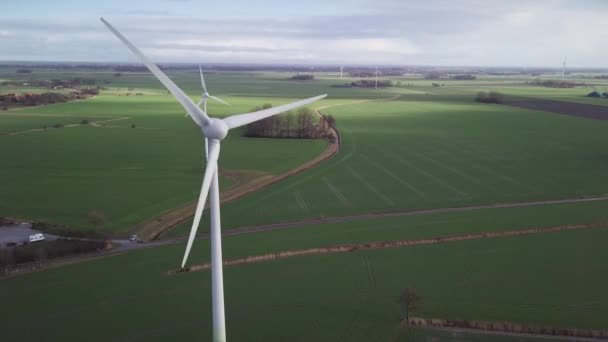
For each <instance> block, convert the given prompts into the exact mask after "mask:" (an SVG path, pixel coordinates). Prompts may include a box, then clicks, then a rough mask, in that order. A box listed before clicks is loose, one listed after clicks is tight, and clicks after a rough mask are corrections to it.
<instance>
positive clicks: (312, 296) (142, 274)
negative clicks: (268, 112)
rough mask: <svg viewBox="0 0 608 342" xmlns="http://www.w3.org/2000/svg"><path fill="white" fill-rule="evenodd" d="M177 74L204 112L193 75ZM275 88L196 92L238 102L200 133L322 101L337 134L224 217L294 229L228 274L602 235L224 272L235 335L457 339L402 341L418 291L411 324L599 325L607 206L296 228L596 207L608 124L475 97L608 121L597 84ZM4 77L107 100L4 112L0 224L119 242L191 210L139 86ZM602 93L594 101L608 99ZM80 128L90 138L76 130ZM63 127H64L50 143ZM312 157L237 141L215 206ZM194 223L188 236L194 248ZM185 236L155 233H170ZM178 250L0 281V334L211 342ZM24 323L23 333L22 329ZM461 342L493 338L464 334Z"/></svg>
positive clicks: (180, 167) (162, 102) (225, 161)
mask: <svg viewBox="0 0 608 342" xmlns="http://www.w3.org/2000/svg"><path fill="white" fill-rule="evenodd" d="M170 76H171V78H173V79H174V80H175V81H176V83H177V84H178V85H180V86H181V87H183V88H184V90H185V91H186V92H187V93H188V94H189V95H190V96H191V97H192V98H193V99H198V96H199V93H200V83H199V79H198V74H197V73H196V72H186V71H183V72H174V73H171V75H170ZM289 76H290V74H287V73H277V72H221V73H209V74H208V75H207V76H206V80H207V85H208V87H209V90H210V91H211V93H212V94H213V95H218V96H220V97H222V98H223V99H225V100H227V101H228V102H230V103H231V106H223V105H218V104H215V103H210V106H209V112H210V114H211V115H212V116H226V115H230V114H234V113H242V112H246V111H249V110H250V109H252V108H253V107H255V106H260V105H262V104H264V103H271V104H273V105H275V106H276V105H279V104H282V103H286V102H289V101H292V100H294V99H297V98H304V97H308V96H313V95H317V94H322V93H328V94H329V96H328V98H327V99H324V100H323V101H320V102H318V103H315V104H314V105H313V106H311V108H314V109H318V110H320V111H321V112H322V113H324V114H331V115H332V116H334V117H335V119H336V124H337V128H338V130H339V132H340V138H341V139H340V141H341V145H340V150H339V152H338V153H337V154H336V155H335V156H333V157H331V158H330V159H329V160H327V161H324V162H322V163H321V164H319V165H317V166H315V167H314V168H312V169H309V170H306V171H304V172H301V173H298V174H296V175H293V176H290V177H289V178H287V179H285V180H282V181H280V182H278V183H276V184H273V185H272V186H270V187H267V188H265V189H262V190H260V191H257V192H255V193H252V194H248V195H247V196H245V197H242V198H240V199H237V200H235V201H232V202H229V203H226V204H224V205H222V224H223V228H225V229H234V228H239V227H244V226H253V225H264V224H272V223H277V222H292V221H293V222H294V227H292V228H289V229H280V230H274V231H268V232H260V233H252V234H242V235H235V236H226V237H225V238H224V256H225V258H226V259H230V258H239V257H246V256H252V255H260V254H265V253H272V252H279V251H286V250H294V249H304V248H313V247H326V246H333V245H338V244H347V243H366V242H378V241H396V240H404V239H422V238H435V237H443V236H452V235H464V234H475V233H482V232H502V231H514V230H525V229H530V228H542V227H555V226H562V225H569V224H594V225H596V226H595V228H590V229H584V230H580V231H568V232H560V233H542V234H535V235H528V236H518V237H506V238H505V237H502V238H488V239H480V240H471V241H460V242H450V243H441V244H435V245H428V246H417V247H408V248H395V249H379V250H367V251H356V252H352V253H344V254H335V255H316V256H306V257H294V258H287V259H283V260H276V261H271V262H266V263H259V264H252V265H241V266H232V267H226V269H225V271H224V273H225V286H226V305H227V310H226V312H227V324H228V337H229V338H230V339H231V340H237V341H248V340H263V341H286V340H297V341H311V340H312V341H336V340H342V341H376V340H379V341H381V340H403V341H416V340H420V341H424V340H425V338H427V337H429V336H430V338H440V339H439V341H444V340H445V341H448V340H451V339H450V337H449V336H448V337H446V334H444V333H437V332H426V331H409V332H408V331H404V330H403V329H401V328H399V320H400V315H401V313H400V309H399V306H398V305H397V303H396V297H397V296H398V295H399V292H400V290H402V289H403V288H405V287H415V288H416V289H418V290H419V292H420V294H421V296H422V297H423V301H424V305H423V307H422V309H421V310H420V311H419V312H417V315H420V316H422V317H432V318H435V317H436V318H451V319H476V320H487V321H501V320H505V321H512V322H516V323H525V324H539V325H549V326H557V327H574V328H588V329H602V328H603V329H606V328H607V327H608V321H607V320H606V318H605V317H608V311H607V309H606V308H608V296H607V294H606V291H605V290H604V287H605V286H604V285H605V283H606V281H607V280H608V279H607V276H606V272H604V269H605V267H604V264H605V260H606V259H607V257H608V250H607V249H606V248H605V241H606V239H607V238H608V228H607V227H608V226H607V225H606V224H607V222H608V200H597V201H593V202H584V203H570V204H551V205H540V206H529V207H519V208H500V209H499V208H493V209H474V210H473V209H471V210H462V211H457V212H442V213H433V212H428V213H426V214H416V215H410V216H405V215H404V216H394V217H380V216H379V217H377V218H367V219H366V218H351V219H349V220H344V221H342V222H333V223H321V224H314V225H313V224H310V225H308V224H305V223H302V224H298V221H299V220H305V219H313V218H332V217H343V216H357V215H362V214H366V213H389V212H406V211H412V210H419V209H441V208H443V209H445V208H461V209H462V208H464V207H469V206H476V205H491V204H498V203H520V202H529V201H550V200H557V199H573V200H574V199H578V198H584V197H600V196H606V195H607V194H608V182H606V181H605V179H606V175H607V174H608V134H606V131H607V130H608V121H600V120H591V119H584V118H578V117H572V116H565V115H558V114H555V113H549V112H543V111H532V110H526V109H520V108H514V107H510V106H507V105H495V104H481V103H477V102H475V101H474V97H475V95H476V93H477V92H478V91H489V90H496V91H500V92H502V93H503V94H506V95H507V96H510V95H511V96H524V97H531V98H536V99H553V100H559V101H565V102H572V103H586V104H598V105H604V103H601V101H608V100H605V99H590V98H587V97H585V95H586V94H587V93H588V92H590V91H592V89H591V88H584V87H577V88H573V89H552V88H543V87H533V86H530V85H528V84H526V83H525V82H527V81H531V80H533V78H529V77H523V76H514V77H483V78H480V79H479V80H476V81H446V82H445V83H446V85H445V86H441V87H433V86H431V83H432V82H434V81H432V80H424V79H420V78H410V77H398V78H391V79H392V80H394V81H397V80H398V81H400V82H402V83H404V84H408V83H410V84H412V86H411V87H395V88H385V89H380V90H374V89H362V88H339V87H334V86H333V85H336V84H339V83H345V82H349V81H350V80H355V79H348V78H346V79H343V80H340V79H339V78H337V77H336V75H335V74H319V76H318V77H317V79H316V80H314V81H302V82H298V81H292V80H288V78H289ZM19 77H20V79H44V78H71V77H82V78H95V79H96V80H98V81H100V82H103V81H104V80H105V81H108V82H111V83H108V84H107V85H106V87H107V89H104V90H102V92H101V94H100V95H99V96H96V97H95V98H92V99H88V100H83V101H76V102H69V103H62V104H55V105H49V106H43V107H35V108H27V109H16V110H9V111H0V155H2V157H3V161H4V163H3V165H2V168H0V179H2V184H1V186H0V199H1V201H0V216H14V217H22V218H27V219H36V220H43V221H46V222H51V223H58V224H65V225H67V226H69V227H71V228H74V229H91V228H93V227H92V226H91V223H89V222H88V220H87V213H88V212H89V211H91V210H100V211H103V212H104V213H105V215H106V216H107V221H106V222H105V223H102V224H100V225H99V226H97V227H94V228H95V229H98V230H103V231H105V232H109V233H111V234H113V235H115V236H126V235H128V234H129V233H130V232H131V231H132V227H133V226H134V225H136V224H137V223H139V222H141V221H143V220H146V219H150V218H153V217H155V216H157V215H159V214H160V213H162V212H165V211H167V210H170V209H173V208H176V207H179V206H182V205H184V204H187V203H190V202H192V201H193V200H195V199H196V197H197V196H198V191H199V189H200V183H201V180H202V169H203V166H204V158H203V144H202V143H201V134H200V131H199V130H198V129H197V127H196V126H195V125H194V124H193V122H192V120H191V119H190V118H188V117H184V112H183V110H182V109H181V107H180V106H179V105H178V104H177V103H176V102H175V101H174V100H173V99H172V98H171V97H170V96H169V95H168V94H167V93H166V91H165V90H164V89H162V88H161V86H160V84H158V82H157V81H155V80H154V79H153V78H152V77H151V76H150V75H149V74H148V73H124V74H123V75H122V76H120V77H116V76H114V75H113V74H112V73H109V72H90V71H84V70H83V71H70V72H57V71H54V70H37V71H36V72H34V73H32V74H27V75H20V76H19ZM555 77H556V76H555V75H548V76H546V75H543V78H555ZM577 77H578V76H577ZM11 78H14V72H13V71H11V70H2V69H0V79H2V80H6V79H11ZM573 78H574V76H573ZM577 79H578V78H577ZM580 79H581V82H582V81H583V80H587V81H588V82H590V81H589V79H587V78H584V77H583V76H582V75H581V76H580ZM594 82H595V81H594ZM602 82H603V83H602ZM597 83H598V84H599V85H598V86H597V87H598V88H597V89H600V90H601V89H604V88H602V87H606V86H608V83H606V82H605V81H601V80H597ZM24 89H25V90H28V91H29V90H32V92H36V91H40V92H42V91H43V90H40V89H38V90H36V89H30V88H24ZM2 91H4V90H2V89H1V88H0V93H1V92H2ZM137 93H140V94H142V95H136V94H137ZM82 120H87V121H88V122H89V124H87V125H81V124H80V122H81V121H82ZM56 123H61V124H63V125H64V127H63V128H54V127H52V126H53V125H54V124H56ZM45 125H46V126H47V128H46V130H44V129H42V127H43V126H45ZM28 130H36V131H31V132H24V131H28ZM19 132H20V133H19ZM14 133H19V134H14ZM327 146H328V143H327V142H326V141H324V140H297V139H259V138H255V139H254V138H244V137H242V136H241V135H240V132H238V131H237V132H231V135H230V136H229V138H228V139H226V140H225V141H224V142H223V144H222V158H221V160H220V170H221V172H220V178H221V180H220V182H221V186H222V189H229V188H230V187H234V186H238V180H235V179H233V178H231V177H228V176H226V175H225V174H226V173H225V172H228V171H241V172H252V173H256V174H260V175H279V174H282V173H284V172H286V171H288V170H290V169H293V168H294V167H297V166H299V165H301V164H303V163H305V162H306V161H309V160H311V159H313V158H315V157H316V156H318V155H319V154H321V153H322V151H324V150H325V148H326V147H327ZM206 221H207V220H203V223H202V227H201V229H200V230H199V232H206V231H207V224H208V223H207V222H206ZM190 224H191V223H190V222H188V221H186V222H184V223H182V224H180V225H179V226H177V227H176V228H175V229H173V230H171V231H170V232H168V234H166V235H164V236H165V237H177V236H182V235H185V234H186V233H187V230H188V229H189V227H190ZM208 244H209V242H208V241H205V240H200V241H197V242H196V244H195V247H194V249H193V254H192V256H191V259H190V260H191V261H190V262H191V263H192V264H200V263H204V262H208V261H209V254H210V251H209V246H208ZM183 245H184V243H178V244H172V245H168V246H162V247H154V248H148V249H143V250H139V251H133V252H129V253H126V254H122V255H117V256H112V257H104V258H100V259H96V260H91V261H86V262H82V263H76V264H72V265H65V266H61V267H58V268H54V269H49V270H46V271H42V272H36V273H32V274H26V275H22V276H17V277H13V278H8V279H2V280H0V301H1V302H2V303H3V305H5V306H7V307H11V308H12V309H11V314H10V315H8V316H7V317H4V316H3V317H2V318H1V321H2V322H3V324H2V325H3V327H4V326H6V328H3V335H2V336H3V337H5V338H7V339H8V340H16V339H19V340H25V341H35V340H43V339H51V340H100V341H101V340H117V339H118V340H125V341H127V340H146V341H148V340H159V341H160V340H167V339H169V338H171V339H174V340H185V339H193V338H196V339H207V338H208V337H209V336H210V334H211V333H210V329H211V323H210V321H211V310H210V306H211V298H210V293H211V289H210V273H209V272H208V271H201V272H192V273H185V274H179V275H176V276H169V275H167V271H169V270H173V269H175V268H176V267H177V266H178V262H179V261H180V260H181V257H182V255H183V254H182V253H183V247H184V246H183ZM117 313H120V314H117ZM31 322H36V324H37V328H36V329H28V328H27V327H28V326H29V325H28V324H30V323H31ZM68 322H69V323H68ZM102 322H103V323H102ZM438 336H439V337H438ZM458 338H460V337H456V338H455V339H454V340H459V339H458ZM467 338H468V337H467ZM476 339H478V340H479V341H482V340H483V341H485V340H489V339H488V338H486V337H484V338H480V337H475V336H470V340H476ZM494 339H495V340H496V341H502V340H503V339H502V337H500V336H497V337H494ZM460 340H462V338H461V339H460ZM467 340H469V339H467ZM524 340H525V339H522V341H524ZM525 341H532V340H525Z"/></svg>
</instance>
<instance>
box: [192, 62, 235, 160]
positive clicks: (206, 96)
mask: <svg viewBox="0 0 608 342" xmlns="http://www.w3.org/2000/svg"><path fill="white" fill-rule="evenodd" d="M198 71H199V73H200V74H201V86H202V87H203V93H202V94H201V99H200V100H199V101H198V102H197V103H196V105H197V106H199V107H200V106H201V104H202V105H203V112H205V113H207V99H212V100H215V101H217V102H219V103H223V104H225V105H227V106H230V104H229V103H228V102H226V101H224V100H222V99H220V98H219V97H217V96H212V95H209V92H208V91H207V85H206V84H205V76H203V69H202V68H201V66H200V65H199V66H198ZM186 116H188V114H187V113H186ZM207 156H209V141H208V139H207V138H205V157H207Z"/></svg>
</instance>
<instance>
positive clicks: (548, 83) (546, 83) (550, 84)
mask: <svg viewBox="0 0 608 342" xmlns="http://www.w3.org/2000/svg"><path fill="white" fill-rule="evenodd" d="M526 83H527V84H530V85H535V86H542V87H547V88H574V87H576V86H585V85H586V84H585V83H576V82H569V81H558V80H541V79H536V80H534V81H529V82H526Z"/></svg>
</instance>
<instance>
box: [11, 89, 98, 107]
mask: <svg viewBox="0 0 608 342" xmlns="http://www.w3.org/2000/svg"><path fill="white" fill-rule="evenodd" d="M97 94H99V89H98V88H83V89H80V90H78V91H73V92H70V93H67V94H64V93H52V92H47V93H41V94H6V95H0V105H1V106H3V109H5V108H6V109H8V106H15V105H17V106H39V105H46V104H53V103H60V102H67V101H71V100H78V99H85V98H87V97H89V96H93V95H97ZM6 109H5V110H6Z"/></svg>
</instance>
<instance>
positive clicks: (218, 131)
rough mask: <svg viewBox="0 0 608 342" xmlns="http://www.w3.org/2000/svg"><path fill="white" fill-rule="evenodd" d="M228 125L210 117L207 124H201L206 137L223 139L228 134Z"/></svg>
mask: <svg viewBox="0 0 608 342" xmlns="http://www.w3.org/2000/svg"><path fill="white" fill-rule="evenodd" d="M228 129H229V128H228V125H226V123H225V122H224V121H223V120H221V119H217V118H211V119H210V122H209V124H207V125H206V126H203V134H204V135H205V137H206V138H207V139H216V140H223V139H224V138H225V137H226V135H228Z"/></svg>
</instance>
